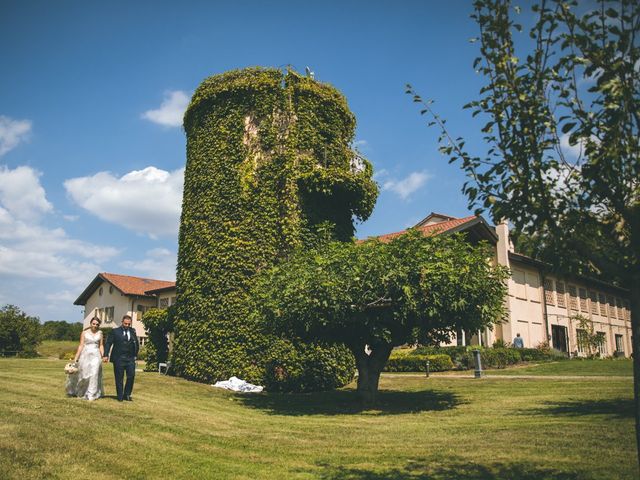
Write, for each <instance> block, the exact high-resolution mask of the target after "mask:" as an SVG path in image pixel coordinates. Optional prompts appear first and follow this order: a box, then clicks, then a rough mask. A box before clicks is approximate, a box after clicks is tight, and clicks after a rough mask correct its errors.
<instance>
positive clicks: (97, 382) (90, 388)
mask: <svg viewBox="0 0 640 480" xmlns="http://www.w3.org/2000/svg"><path fill="white" fill-rule="evenodd" d="M100 323H101V322H100V319H99V318H97V317H93V318H92V319H91V327H90V328H88V329H86V330H84V331H83V332H82V334H80V345H79V346H78V351H77V352H76V356H75V359H74V361H75V362H76V363H77V364H78V371H77V372H76V373H74V374H71V375H68V376H67V384H66V390H67V395H71V396H73V397H82V398H84V399H86V400H96V399H98V398H100V397H102V396H104V386H103V384H102V355H103V352H104V339H103V338H102V331H101V330H100Z"/></svg>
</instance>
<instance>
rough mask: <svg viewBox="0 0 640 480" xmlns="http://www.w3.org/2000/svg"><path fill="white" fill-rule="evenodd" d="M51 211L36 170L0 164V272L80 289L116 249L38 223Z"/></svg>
mask: <svg viewBox="0 0 640 480" xmlns="http://www.w3.org/2000/svg"><path fill="white" fill-rule="evenodd" d="M14 186H15V187H16V188H13V187H14ZM18 187H22V188H24V196H25V198H24V199H20V198H18V197H19V191H20V188H18ZM52 210H53V206H52V205H51V204H50V203H49V202H48V201H47V200H46V196H45V191H44V189H43V188H42V186H41V185H40V182H39V180H38V175H37V173H36V172H35V171H33V170H32V169H30V168H29V167H25V166H21V167H17V168H16V169H14V170H9V169H7V168H6V167H1V168H0V274H1V275H2V276H3V277H5V278H9V277H11V278H23V279H38V278H41V279H52V280H57V281H61V282H63V283H64V284H66V285H68V286H70V287H74V288H80V287H84V286H86V283H88V282H89V281H90V280H91V278H92V277H93V276H94V275H95V274H96V272H97V271H100V263H101V262H103V261H106V260H108V259H110V258H112V257H114V256H116V255H117V254H118V253H119V252H118V250H117V249H115V248H112V247H108V246H101V245H94V244H91V243H88V242H84V241H82V240H78V239H74V238H70V237H69V236H68V235H67V233H66V232H65V231H64V230H63V229H62V228H53V229H52V228H47V227H44V226H42V225H41V224H40V223H39V219H40V216H41V214H43V213H47V212H50V211H52Z"/></svg>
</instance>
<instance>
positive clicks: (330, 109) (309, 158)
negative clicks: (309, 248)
mask: <svg viewBox="0 0 640 480" xmlns="http://www.w3.org/2000/svg"><path fill="white" fill-rule="evenodd" d="M184 129H185V132H186V135H187V165H186V171H185V178H184V197H183V204H182V218H181V223H180V237H179V249H178V269H177V287H178V305H177V319H178V321H177V324H176V338H175V343H174V349H173V362H174V364H175V367H176V370H177V372H178V373H179V374H181V375H183V376H186V377H188V378H193V379H197V380H201V381H212V380H217V379H221V378H228V377H229V376H230V375H238V376H240V375H243V376H244V377H245V378H248V379H254V380H259V379H260V377H261V375H262V374H263V373H264V372H262V370H261V368H262V366H261V365H260V360H259V358H260V353H262V352H263V351H264V349H265V348H268V342H266V340H265V334H264V333H263V332H261V331H259V329H256V328H255V325H254V324H252V323H251V322H248V321H247V319H248V318H249V316H250V311H249V309H250V307H249V306H248V303H247V292H248V289H249V288H250V285H251V279H252V277H253V275H254V274H255V273H256V272H257V271H259V270H260V269H262V268H266V267H270V266H272V265H273V264H274V263H275V262H277V260H278V259H279V258H281V257H282V256H284V255H286V254H287V252H289V251H291V250H292V249H294V248H296V247H299V246H304V245H309V244H312V243H313V242H314V241H316V240H317V239H318V238H319V236H320V235H322V236H326V235H330V236H332V237H333V238H335V239H340V240H348V239H350V238H351V237H352V236H353V233H354V227H353V219H354V218H356V219H359V220H365V219H366V218H368V217H369V215H370V214H371V212H372V210H373V206H374V203H375V200H376V197H377V193H378V191H377V187H376V184H375V182H373V180H372V178H371V177H372V168H371V165H370V164H369V162H368V161H366V160H365V159H363V158H362V157H360V156H359V155H357V154H356V153H355V152H354V151H353V150H352V149H351V144H352V141H353V138H354V132H355V118H354V116H353V114H352V113H351V111H350V110H349V108H348V106H347V103H346V100H345V98H344V97H343V96H342V95H341V94H340V92H339V91H338V90H336V89H335V88H333V87H332V86H330V85H327V84H323V83H320V82H317V81H315V80H313V79H312V78H308V77H303V76H301V75H299V74H297V73H296V72H294V71H291V70H289V71H287V72H282V71H280V70H278V69H269V68H247V69H244V70H235V71H230V72H227V73H224V74H221V75H214V76H212V77H209V78H207V79H206V80H205V81H204V82H202V84H201V85H200V86H199V87H198V89H197V90H196V91H195V93H194V95H193V98H192V99H191V103H190V105H189V108H188V109H187V111H186V113H185V117H184ZM265 342H266V343H265Z"/></svg>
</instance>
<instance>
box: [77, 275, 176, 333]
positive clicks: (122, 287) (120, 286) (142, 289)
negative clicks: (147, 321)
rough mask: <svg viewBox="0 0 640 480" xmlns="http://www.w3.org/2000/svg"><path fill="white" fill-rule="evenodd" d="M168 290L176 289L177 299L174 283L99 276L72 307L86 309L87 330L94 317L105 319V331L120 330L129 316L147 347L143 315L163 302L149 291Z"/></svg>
mask: <svg viewBox="0 0 640 480" xmlns="http://www.w3.org/2000/svg"><path fill="white" fill-rule="evenodd" d="M166 288H168V289H173V292H174V293H173V296H174V297H175V282H168V281H164V280H154V279H150V278H141V277H132V276H129V275H117V274H114V273H99V274H98V275H96V277H95V278H94V279H93V281H92V282H91V283H90V284H89V285H88V286H87V288H85V290H84V291H83V292H82V293H81V294H80V296H79V297H78V298H77V299H76V301H75V302H73V304H74V305H82V306H84V320H83V325H84V327H85V328H87V327H89V323H90V322H91V319H92V318H93V317H98V318H99V319H100V320H102V327H103V328H115V327H119V326H120V324H121V323H122V317H123V316H124V315H130V316H131V318H132V326H133V328H135V331H136V335H137V336H138V338H139V339H140V344H141V345H144V344H145V342H146V339H147V333H146V331H145V328H144V324H143V323H142V315H143V314H144V312H146V311H147V310H148V309H150V308H156V307H158V306H159V301H160V299H159V297H158V296H157V295H155V294H153V293H149V291H150V290H156V289H166Z"/></svg>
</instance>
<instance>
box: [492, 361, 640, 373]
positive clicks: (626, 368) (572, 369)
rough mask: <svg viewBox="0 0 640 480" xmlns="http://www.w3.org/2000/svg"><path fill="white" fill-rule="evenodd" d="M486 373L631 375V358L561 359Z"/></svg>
mask: <svg viewBox="0 0 640 480" xmlns="http://www.w3.org/2000/svg"><path fill="white" fill-rule="evenodd" d="M486 373H487V374H488V375H544V376H554V375H568V376H574V375H577V376H629V377H631V376H633V361H632V360H631V359H626V358H625V359H622V358H621V359H617V360H599V359H598V360H581V359H573V360H563V361H560V362H549V363H540V364H537V365H527V366H522V367H520V366H519V367H512V368H505V369H492V370H487V371H486Z"/></svg>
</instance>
